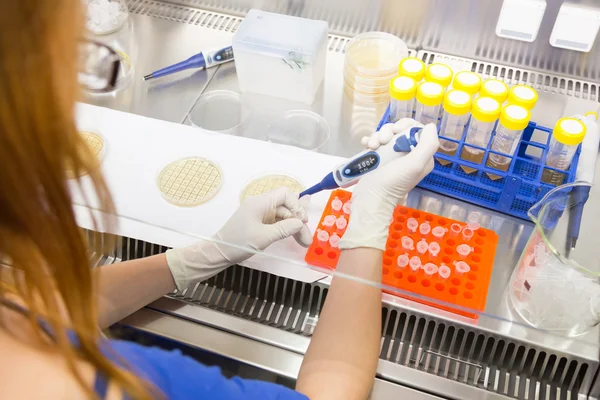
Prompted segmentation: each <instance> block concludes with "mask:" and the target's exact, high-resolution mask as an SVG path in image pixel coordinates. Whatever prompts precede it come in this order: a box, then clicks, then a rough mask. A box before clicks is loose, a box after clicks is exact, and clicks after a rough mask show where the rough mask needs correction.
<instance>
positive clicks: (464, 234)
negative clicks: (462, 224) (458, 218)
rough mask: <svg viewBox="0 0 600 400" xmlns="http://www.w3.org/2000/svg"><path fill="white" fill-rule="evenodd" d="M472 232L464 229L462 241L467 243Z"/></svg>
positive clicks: (471, 236)
mask: <svg viewBox="0 0 600 400" xmlns="http://www.w3.org/2000/svg"><path fill="white" fill-rule="evenodd" d="M473 233H474V232H473V231H472V230H471V229H469V228H465V229H463V231H462V237H463V239H464V241H465V242H468V241H469V240H471V239H472V238H473Z"/></svg>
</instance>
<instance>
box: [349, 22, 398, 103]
mask: <svg viewBox="0 0 600 400" xmlns="http://www.w3.org/2000/svg"><path fill="white" fill-rule="evenodd" d="M406 56H408V47H406V44H405V43H404V42H403V41H402V40H401V39H399V38H398V37H396V36H394V35H390V34H389V33H385V32H365V33H362V34H360V35H357V36H355V37H354V38H353V39H352V40H351V41H350V43H348V46H346V58H345V61H344V92H345V93H346V95H347V96H348V97H349V98H350V99H352V100H354V101H356V102H359V103H363V104H379V103H388V102H389V101H390V95H389V87H390V86H389V84H390V80H392V79H393V78H394V77H395V76H396V74H397V72H398V64H399V63H400V60H402V59H403V58H404V57H406Z"/></svg>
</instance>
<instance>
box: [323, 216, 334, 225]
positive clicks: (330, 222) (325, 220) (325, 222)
mask: <svg viewBox="0 0 600 400" xmlns="http://www.w3.org/2000/svg"><path fill="white" fill-rule="evenodd" d="M336 220H337V218H336V217H335V215H328V216H326V217H325V218H323V226H333V225H335V221H336Z"/></svg>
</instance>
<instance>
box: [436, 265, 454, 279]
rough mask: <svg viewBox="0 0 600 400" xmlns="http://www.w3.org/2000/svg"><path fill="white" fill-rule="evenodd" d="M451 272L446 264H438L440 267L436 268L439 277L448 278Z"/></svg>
mask: <svg viewBox="0 0 600 400" xmlns="http://www.w3.org/2000/svg"><path fill="white" fill-rule="evenodd" d="M451 273H452V270H451V269H450V267H449V266H447V265H446V264H442V265H440V268H439V269H438V275H439V276H440V278H442V279H448V278H450V274H451Z"/></svg>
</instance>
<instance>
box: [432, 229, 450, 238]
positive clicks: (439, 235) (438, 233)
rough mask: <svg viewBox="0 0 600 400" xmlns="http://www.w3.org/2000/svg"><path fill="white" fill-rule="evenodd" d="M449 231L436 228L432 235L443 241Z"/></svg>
mask: <svg viewBox="0 0 600 400" xmlns="http://www.w3.org/2000/svg"><path fill="white" fill-rule="evenodd" d="M446 231H447V229H446V228H444V227H442V226H436V227H435V228H433V229H432V230H431V234H432V235H433V236H435V237H436V238H438V239H441V238H443V237H444V235H445V234H446Z"/></svg>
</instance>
